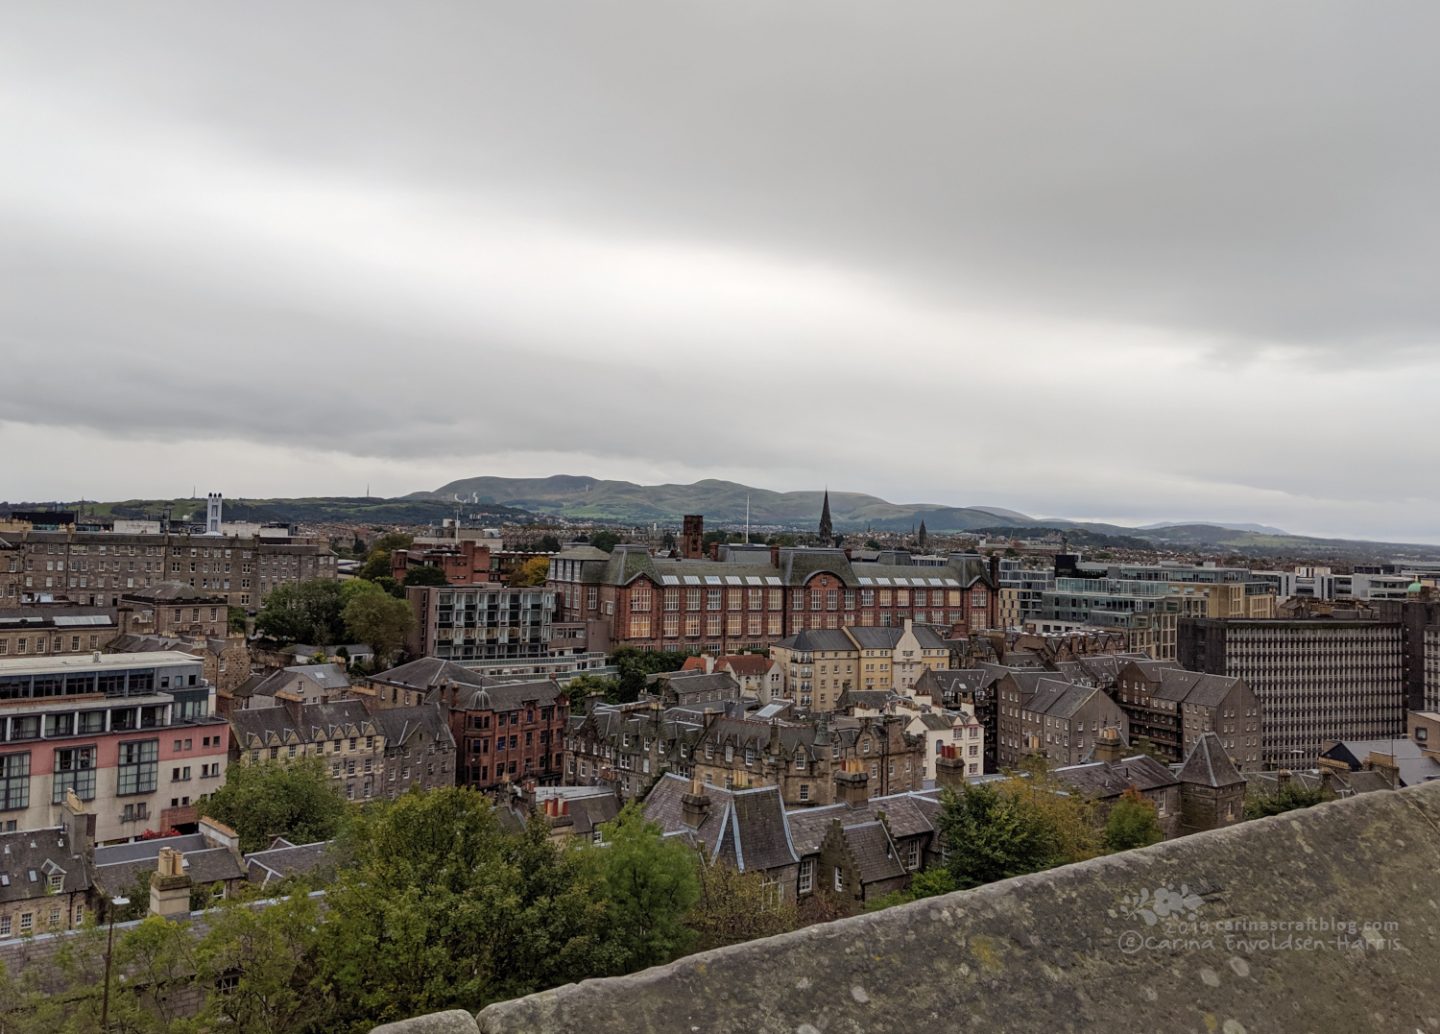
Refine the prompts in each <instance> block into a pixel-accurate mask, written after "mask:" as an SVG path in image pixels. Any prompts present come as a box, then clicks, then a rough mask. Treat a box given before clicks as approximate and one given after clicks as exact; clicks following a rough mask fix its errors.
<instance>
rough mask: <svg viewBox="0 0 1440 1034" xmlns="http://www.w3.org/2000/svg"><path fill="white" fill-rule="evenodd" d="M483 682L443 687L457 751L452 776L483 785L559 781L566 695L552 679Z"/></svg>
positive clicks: (466, 783)
mask: <svg viewBox="0 0 1440 1034" xmlns="http://www.w3.org/2000/svg"><path fill="white" fill-rule="evenodd" d="M486 682H487V684H485V685H481V686H475V685H468V686H465V685H459V684H456V683H453V682H452V683H450V684H449V685H448V686H447V687H446V689H445V690H444V696H443V699H444V702H445V703H446V704H447V705H448V706H449V709H450V730H451V732H452V733H454V735H455V746H456V749H457V751H458V752H459V760H458V764H457V765H456V776H457V780H456V781H457V782H458V783H459V784H460V785H461V786H472V787H474V788H475V789H477V790H483V791H493V790H498V789H500V788H501V787H503V786H505V785H507V784H509V783H518V782H521V781H523V780H527V779H533V780H535V781H536V782H537V783H540V784H542V785H543V784H546V783H559V782H560V781H561V775H562V773H563V772H564V763H565V725H566V723H567V722H568V721H569V719H570V698H569V697H567V696H566V695H565V692H564V690H562V689H561V688H560V685H559V684H558V683H557V682H555V681H554V680H553V679H544V680H537V681H534V682H513V683H506V682H494V683H492V682H489V681H488V680H486Z"/></svg>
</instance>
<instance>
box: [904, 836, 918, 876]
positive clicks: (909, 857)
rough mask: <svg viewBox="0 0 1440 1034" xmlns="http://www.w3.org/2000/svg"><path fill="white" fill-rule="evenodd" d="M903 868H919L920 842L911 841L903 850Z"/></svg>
mask: <svg viewBox="0 0 1440 1034" xmlns="http://www.w3.org/2000/svg"><path fill="white" fill-rule="evenodd" d="M905 868H907V869H918V868H920V841H918V840H912V841H910V843H909V845H908V846H907V847H906V848H905Z"/></svg>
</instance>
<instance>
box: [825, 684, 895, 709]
mask: <svg viewBox="0 0 1440 1034" xmlns="http://www.w3.org/2000/svg"><path fill="white" fill-rule="evenodd" d="M895 695H896V694H895V693H893V692H891V691H890V690H888V689H847V690H845V691H844V692H843V693H841V694H840V695H839V696H838V697H837V698H836V699H835V710H837V711H848V710H850V709H851V708H854V707H864V708H867V709H874V710H876V711H879V710H883V709H884V707H885V705H886V704H887V703H889V702H890V699H891V698H892V697H894V696H895Z"/></svg>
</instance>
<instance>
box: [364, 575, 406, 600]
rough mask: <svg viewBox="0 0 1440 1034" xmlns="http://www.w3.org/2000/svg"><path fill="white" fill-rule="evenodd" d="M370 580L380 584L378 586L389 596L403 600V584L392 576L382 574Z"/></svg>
mask: <svg viewBox="0 0 1440 1034" xmlns="http://www.w3.org/2000/svg"><path fill="white" fill-rule="evenodd" d="M370 581H372V582H374V583H375V584H376V585H378V586H380V588H382V589H384V590H385V591H386V592H388V593H389V594H390V595H391V596H394V597H395V598H396V599H397V600H403V599H404V598H405V586H403V585H401V584H400V583H399V582H397V581H396V580H395V579H394V578H391V577H390V576H389V575H388V574H382V575H380V576H379V577H376V578H372V579H370Z"/></svg>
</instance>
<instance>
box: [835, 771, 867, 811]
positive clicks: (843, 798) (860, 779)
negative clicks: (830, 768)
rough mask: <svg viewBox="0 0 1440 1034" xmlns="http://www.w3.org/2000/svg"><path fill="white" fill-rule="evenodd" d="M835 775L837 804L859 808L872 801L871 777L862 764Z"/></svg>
mask: <svg viewBox="0 0 1440 1034" xmlns="http://www.w3.org/2000/svg"><path fill="white" fill-rule="evenodd" d="M851 767H852V766H850V765H848V764H847V765H846V767H845V768H842V769H841V770H840V771H838V772H836V773H835V803H837V804H848V805H850V806H852V807H859V806H860V805H862V804H864V803H865V802H866V801H868V800H869V799H870V776H869V775H868V774H866V772H865V770H864V768H863V767H862V766H861V763H860V762H856V763H855V764H854V765H853V768H854V771H851Z"/></svg>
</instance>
